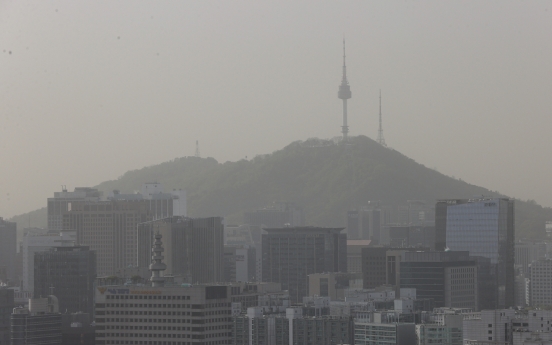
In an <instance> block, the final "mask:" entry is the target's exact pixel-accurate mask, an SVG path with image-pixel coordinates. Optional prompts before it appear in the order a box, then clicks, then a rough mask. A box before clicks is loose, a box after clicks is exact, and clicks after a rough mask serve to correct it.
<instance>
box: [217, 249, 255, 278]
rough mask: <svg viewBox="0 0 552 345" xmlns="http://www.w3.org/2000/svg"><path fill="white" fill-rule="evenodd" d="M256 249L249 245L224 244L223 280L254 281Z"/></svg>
mask: <svg viewBox="0 0 552 345" xmlns="http://www.w3.org/2000/svg"><path fill="white" fill-rule="evenodd" d="M255 272H256V251H255V247H250V246H236V245H225V246H224V273H223V281H225V282H252V281H255V280H256V278H255Z"/></svg>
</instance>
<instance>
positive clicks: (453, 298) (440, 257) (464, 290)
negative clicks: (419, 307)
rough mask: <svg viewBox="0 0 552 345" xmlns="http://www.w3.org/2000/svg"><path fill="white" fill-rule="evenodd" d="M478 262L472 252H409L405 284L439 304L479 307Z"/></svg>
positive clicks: (402, 266)
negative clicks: (473, 258)
mask: <svg viewBox="0 0 552 345" xmlns="http://www.w3.org/2000/svg"><path fill="white" fill-rule="evenodd" d="M477 277H478V275H477V264H476V262H475V260H470V256H469V252H467V251H464V252H455V251H448V252H405V253H404V259H403V261H402V262H401V263H400V286H401V288H415V289H416V295H417V296H418V297H420V298H432V299H433V300H434V303H435V307H450V308H471V309H473V310H477V309H478V297H479V296H478V284H477Z"/></svg>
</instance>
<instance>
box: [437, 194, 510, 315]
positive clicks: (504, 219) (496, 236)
mask: <svg viewBox="0 0 552 345" xmlns="http://www.w3.org/2000/svg"><path fill="white" fill-rule="evenodd" d="M435 242H436V245H435V249H436V250H438V251H439V250H445V249H447V248H448V249H450V250H455V251H466V250H467V251H469V252H470V255H471V256H475V257H482V258H486V259H489V260H490V265H489V268H490V270H489V272H488V278H487V279H486V280H487V281H489V282H491V283H492V284H493V285H494V287H492V293H491V294H489V296H488V297H486V298H483V297H482V302H484V303H487V304H486V305H481V306H480V307H481V308H485V309H487V308H491V309H498V308H506V307H510V306H513V305H514V285H515V273H514V201H513V200H510V199H503V198H480V199H469V200H467V199H451V200H440V201H438V202H437V204H436V205H435Z"/></svg>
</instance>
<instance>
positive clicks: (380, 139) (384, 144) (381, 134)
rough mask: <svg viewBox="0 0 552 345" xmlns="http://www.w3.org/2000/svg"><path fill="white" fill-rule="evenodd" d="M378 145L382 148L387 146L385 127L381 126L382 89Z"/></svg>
mask: <svg viewBox="0 0 552 345" xmlns="http://www.w3.org/2000/svg"><path fill="white" fill-rule="evenodd" d="M378 143H379V144H380V145H381V146H386V147H387V144H386V143H385V138H384V137H383V127H382V125H381V89H380V95H379V129H378Z"/></svg>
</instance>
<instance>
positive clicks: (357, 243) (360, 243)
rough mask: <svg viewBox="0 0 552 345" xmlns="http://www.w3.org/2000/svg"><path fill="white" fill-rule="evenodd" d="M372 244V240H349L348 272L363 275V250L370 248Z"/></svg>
mask: <svg viewBox="0 0 552 345" xmlns="http://www.w3.org/2000/svg"><path fill="white" fill-rule="evenodd" d="M370 243H371V241H370V240H347V272H349V273H362V248H368V247H369V246H370Z"/></svg>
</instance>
